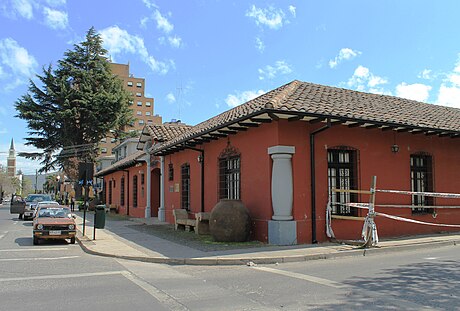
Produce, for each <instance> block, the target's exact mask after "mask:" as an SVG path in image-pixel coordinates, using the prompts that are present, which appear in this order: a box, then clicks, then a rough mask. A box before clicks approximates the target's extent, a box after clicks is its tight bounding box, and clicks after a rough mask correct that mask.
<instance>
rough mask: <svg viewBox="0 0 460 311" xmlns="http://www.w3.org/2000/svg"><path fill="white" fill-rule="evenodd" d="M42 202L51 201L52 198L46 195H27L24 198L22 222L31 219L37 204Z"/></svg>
mask: <svg viewBox="0 0 460 311" xmlns="http://www.w3.org/2000/svg"><path fill="white" fill-rule="evenodd" d="M43 201H52V198H51V196H50V195H48V194H29V195H28V196H27V197H26V205H25V207H24V212H23V214H24V220H27V219H32V218H33V216H34V214H35V209H36V208H37V203H38V202H43ZM19 218H21V217H19Z"/></svg>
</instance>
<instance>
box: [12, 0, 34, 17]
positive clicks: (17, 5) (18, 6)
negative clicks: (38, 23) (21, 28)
mask: <svg viewBox="0 0 460 311" xmlns="http://www.w3.org/2000/svg"><path fill="white" fill-rule="evenodd" d="M32 3H33V2H32V1H30V0H13V1H12V2H11V4H12V6H13V11H14V12H15V13H16V14H19V15H20V16H22V17H24V18H25V19H32V18H33V16H34V13H33V7H32Z"/></svg>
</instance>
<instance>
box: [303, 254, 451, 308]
mask: <svg viewBox="0 0 460 311" xmlns="http://www.w3.org/2000/svg"><path fill="white" fill-rule="evenodd" d="M459 266H460V262H459V261H454V260H444V261H438V262H429V263H420V264H417V265H416V266H413V265H405V266H402V267H399V268H396V269H386V270H384V271H383V273H381V275H380V276H375V277H372V278H369V277H361V276H354V277H352V278H350V279H349V280H348V281H345V282H343V283H344V284H347V285H349V286H352V287H353V289H352V293H351V294H350V293H348V294H346V297H337V298H338V300H340V302H334V303H326V304H321V305H316V306H309V307H313V309H315V310H327V311H335V310H337V311H338V310H391V309H394V310H397V309H400V310H401V309H404V310H418V309H419V308H420V307H421V306H428V307H431V308H433V309H436V310H438V308H441V309H442V310H458V301H459V296H458V293H459V291H460V283H459V282H458V280H459V279H460V270H459V269H458V268H459ZM400 300H404V301H407V302H409V303H413V304H414V307H411V306H410V305H398V303H399V304H402V302H401V301H400ZM390 305H391V306H390Z"/></svg>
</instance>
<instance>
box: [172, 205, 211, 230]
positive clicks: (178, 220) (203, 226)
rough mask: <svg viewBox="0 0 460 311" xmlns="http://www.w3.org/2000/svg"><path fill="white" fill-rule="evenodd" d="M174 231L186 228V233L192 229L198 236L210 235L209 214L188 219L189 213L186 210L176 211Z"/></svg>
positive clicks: (200, 214)
mask: <svg viewBox="0 0 460 311" xmlns="http://www.w3.org/2000/svg"><path fill="white" fill-rule="evenodd" d="M173 215H174V229H175V230H177V229H178V228H182V227H183V228H184V230H186V231H191V230H192V229H193V230H194V231H195V233H196V234H208V233H209V213H196V214H195V219H191V218H188V211H187V210H185V209H174V210H173Z"/></svg>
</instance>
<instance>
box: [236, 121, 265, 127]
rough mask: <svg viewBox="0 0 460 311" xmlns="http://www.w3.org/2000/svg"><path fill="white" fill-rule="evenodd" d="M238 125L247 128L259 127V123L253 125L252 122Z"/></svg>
mask: <svg viewBox="0 0 460 311" xmlns="http://www.w3.org/2000/svg"><path fill="white" fill-rule="evenodd" d="M238 125H241V126H245V127H258V126H259V125H260V124H259V123H252V122H238Z"/></svg>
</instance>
